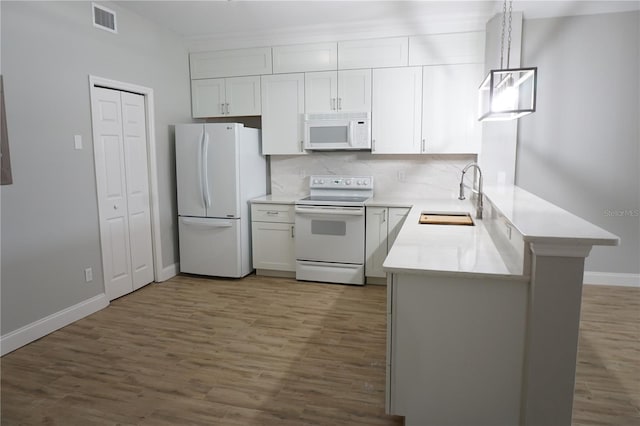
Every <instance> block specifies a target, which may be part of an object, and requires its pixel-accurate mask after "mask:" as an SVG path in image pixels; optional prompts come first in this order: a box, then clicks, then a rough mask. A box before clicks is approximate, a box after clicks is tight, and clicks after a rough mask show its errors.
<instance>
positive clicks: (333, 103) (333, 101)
mask: <svg viewBox="0 0 640 426" xmlns="http://www.w3.org/2000/svg"><path fill="white" fill-rule="evenodd" d="M331 109H332V110H334V111H335V109H336V98H331Z"/></svg>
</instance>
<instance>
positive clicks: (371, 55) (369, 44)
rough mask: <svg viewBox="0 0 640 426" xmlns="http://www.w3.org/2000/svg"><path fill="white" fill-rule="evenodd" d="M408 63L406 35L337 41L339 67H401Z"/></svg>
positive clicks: (407, 39) (407, 40)
mask: <svg viewBox="0 0 640 426" xmlns="http://www.w3.org/2000/svg"><path fill="white" fill-rule="evenodd" d="M408 63H409V38H408V37H387V38H378V39H368V40H348V41H339V42H338V68H339V69H343V70H345V69H356V68H381V67H403V66H407V65H408Z"/></svg>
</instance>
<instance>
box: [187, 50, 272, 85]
mask: <svg viewBox="0 0 640 426" xmlns="http://www.w3.org/2000/svg"><path fill="white" fill-rule="evenodd" d="M189 64H190V67H191V78H192V79H200V78H217V77H235V76H244V75H261V74H271V72H272V66H271V48H270V47H258V48H251V49H234V50H218V51H214V52H199V53H191V54H190V55H189Z"/></svg>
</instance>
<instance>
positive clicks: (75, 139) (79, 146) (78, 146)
mask: <svg viewBox="0 0 640 426" xmlns="http://www.w3.org/2000/svg"><path fill="white" fill-rule="evenodd" d="M73 143H74V146H75V147H76V149H82V135H75V136H74V137H73Z"/></svg>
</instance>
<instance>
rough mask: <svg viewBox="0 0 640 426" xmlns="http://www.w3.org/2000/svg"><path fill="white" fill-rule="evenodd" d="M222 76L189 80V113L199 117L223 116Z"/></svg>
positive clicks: (223, 94) (223, 93)
mask: <svg viewBox="0 0 640 426" xmlns="http://www.w3.org/2000/svg"><path fill="white" fill-rule="evenodd" d="M224 103H225V92H224V78H213V79H205V80H191V115H192V116H193V118H199V117H222V116H224V112H225V110H224Z"/></svg>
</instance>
